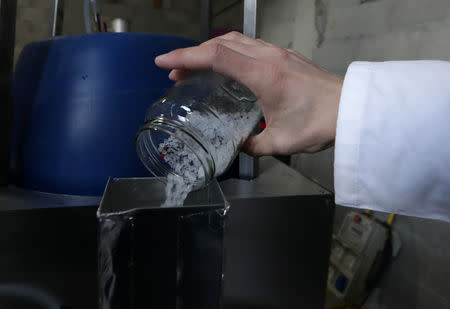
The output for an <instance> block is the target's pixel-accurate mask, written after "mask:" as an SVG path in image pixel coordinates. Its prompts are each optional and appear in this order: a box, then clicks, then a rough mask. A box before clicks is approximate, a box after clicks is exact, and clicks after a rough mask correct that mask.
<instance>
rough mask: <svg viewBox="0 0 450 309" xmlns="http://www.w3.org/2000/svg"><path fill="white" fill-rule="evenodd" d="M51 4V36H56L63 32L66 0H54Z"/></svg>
mask: <svg viewBox="0 0 450 309" xmlns="http://www.w3.org/2000/svg"><path fill="white" fill-rule="evenodd" d="M50 5H51V6H50V9H51V11H50V36H52V37H54V36H57V35H61V34H62V28H63V20H64V0H52V1H51V4H50Z"/></svg>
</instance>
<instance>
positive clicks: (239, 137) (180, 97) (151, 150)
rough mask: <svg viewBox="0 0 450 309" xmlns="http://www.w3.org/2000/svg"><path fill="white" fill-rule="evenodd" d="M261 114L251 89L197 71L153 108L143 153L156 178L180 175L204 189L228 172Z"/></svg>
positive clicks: (139, 139) (139, 141)
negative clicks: (214, 179)
mask: <svg viewBox="0 0 450 309" xmlns="http://www.w3.org/2000/svg"><path fill="white" fill-rule="evenodd" d="M261 116H262V111H261V106H260V105H259V103H258V102H257V99H256V97H255V96H254V94H253V93H252V92H251V91H250V90H249V89H248V88H246V87H244V86H242V85H241V84H239V83H238V82H236V81H233V80H231V79H229V78H226V77H224V76H222V75H219V74H217V73H213V72H210V71H201V72H197V73H195V74H193V75H191V76H190V77H189V78H187V79H186V80H184V81H182V82H179V83H177V84H176V85H175V86H174V87H173V88H172V89H171V90H170V91H169V93H168V94H167V95H166V96H165V97H163V98H161V99H160V100H159V101H158V102H156V103H154V104H153V105H152V106H151V107H150V108H149V109H148V111H147V114H146V117H145V123H144V124H143V125H142V126H141V128H140V130H139V132H138V134H137V136H136V141H135V143H136V150H137V154H138V156H139V158H140V160H141V161H142V163H143V164H144V165H145V166H146V167H147V169H148V170H149V171H151V172H152V173H153V174H154V175H155V176H157V177H161V176H163V177H162V178H161V179H163V180H164V179H167V177H168V176H169V175H176V176H179V177H182V178H183V179H184V180H186V181H187V182H190V183H192V187H193V189H198V188H201V187H203V186H205V185H207V184H208V183H209V182H210V181H211V180H212V179H213V178H214V177H217V176H220V175H221V174H222V173H223V172H225V171H226V169H227V168H228V167H229V165H230V164H231V163H232V161H233V159H234V158H235V157H236V155H237V154H238V153H239V149H240V147H241V146H242V144H243V142H244V141H245V140H246V139H247V137H248V136H249V135H250V134H251V133H252V131H253V129H254V128H255V126H256V125H257V124H258V123H259V121H260V119H261Z"/></svg>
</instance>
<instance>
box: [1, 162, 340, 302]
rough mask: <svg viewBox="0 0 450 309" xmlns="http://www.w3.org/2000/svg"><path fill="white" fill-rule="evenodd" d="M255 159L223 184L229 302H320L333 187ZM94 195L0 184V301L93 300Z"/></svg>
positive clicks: (225, 285)
mask: <svg viewBox="0 0 450 309" xmlns="http://www.w3.org/2000/svg"><path fill="white" fill-rule="evenodd" d="M260 166H261V173H260V176H259V177H258V178H257V179H255V180H253V181H244V180H237V179H229V180H226V181H224V182H222V183H221V184H220V186H221V188H222V190H223V192H224V194H225V196H226V199H227V200H228V202H229V203H230V205H231V207H230V209H229V212H228V214H227V216H228V218H227V223H226V226H225V233H224V238H223V246H224V257H223V261H224V264H223V271H224V278H223V279H224V280H223V301H224V304H225V308H228V309H240V308H246V309H253V308H255V309H256V308H258V309H278V308H287V309H289V308H300V307H305V308H323V303H324V297H325V288H326V275H327V265H328V257H329V249H330V239H331V228H332V217H333V211H334V204H333V200H332V195H331V194H329V193H328V192H326V191H324V190H323V189H322V188H320V187H319V186H317V185H315V184H314V183H312V182H311V181H309V180H307V179H306V178H304V177H303V176H302V175H300V174H298V173H297V172H296V171H294V170H292V169H291V168H289V167H288V166H286V165H284V164H282V163H280V162H278V161H277V160H275V159H273V158H264V159H262V160H261V162H260ZM99 202H100V200H99V198H82V197H70V196H61V195H48V194H42V193H34V192H29V191H23V190H19V189H13V188H5V189H2V190H1V191H0V273H1V276H0V308H11V309H16V308H21V309H22V308H23V309H25V308H61V309H62V308H65V309H69V308H72V309H75V308H83V309H84V308H98V298H99V292H98V280H97V271H98V267H97V230H98V229H97V218H96V211H97V208H98V205H99ZM143 232H145V230H143ZM141 236H142V235H141ZM124 241H125V244H126V243H127V242H126V241H128V240H124ZM119 279H120V278H117V280H119ZM132 288H134V289H144V290H145V287H144V286H134V287H132ZM147 288H148V287H147ZM127 308H143V305H142V304H137V303H135V304H133V303H130V305H129V306H128V307H127ZM161 308H169V307H161ZM171 308H177V307H171ZM178 308H182V307H178ZM185 308H188V307H185Z"/></svg>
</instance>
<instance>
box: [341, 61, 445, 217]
mask: <svg viewBox="0 0 450 309" xmlns="http://www.w3.org/2000/svg"><path fill="white" fill-rule="evenodd" d="M334 185H335V200H336V204H338V205H344V206H350V207H357V208H362V209H371V210H376V211H383V212H393V213H397V214H404V215H409V216H416V217H423V218H432V219H439V220H444V221H448V222H450V62H445V61H396V62H379V63H376V62H355V63H352V64H351V65H350V67H349V68H348V70H347V73H346V76H345V80H344V85H343V88H342V94H341V99H340V104H339V113H338V122H337V129H336V142H335V162H334Z"/></svg>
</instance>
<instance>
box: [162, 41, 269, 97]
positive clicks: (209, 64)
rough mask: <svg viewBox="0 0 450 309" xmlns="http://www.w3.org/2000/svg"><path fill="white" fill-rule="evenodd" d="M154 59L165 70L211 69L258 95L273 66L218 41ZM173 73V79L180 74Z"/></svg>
mask: <svg viewBox="0 0 450 309" xmlns="http://www.w3.org/2000/svg"><path fill="white" fill-rule="evenodd" d="M155 62H156V64H157V65H158V66H159V67H161V68H165V69H178V70H180V69H181V70H213V71H215V72H217V73H220V74H223V75H225V76H228V77H230V78H232V79H234V80H236V81H239V82H241V83H242V84H244V85H246V86H247V87H248V88H250V90H252V91H253V92H254V93H255V95H257V96H258V95H259V94H260V90H261V89H264V88H267V87H268V86H269V84H270V77H271V76H272V74H271V72H272V66H273V65H271V64H268V63H265V62H262V61H259V60H257V59H254V58H252V57H249V56H246V55H244V54H241V53H239V52H237V51H235V50H232V49H231V48H228V47H226V46H224V45H220V44H205V45H201V46H196V47H190V48H185V49H178V50H175V51H172V52H170V53H168V54H165V55H162V56H159V57H157V58H156V59H155ZM173 74H174V75H175V76H172V77H173V78H176V77H177V76H178V74H179V73H173ZM262 76H266V77H268V78H261V77H262Z"/></svg>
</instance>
